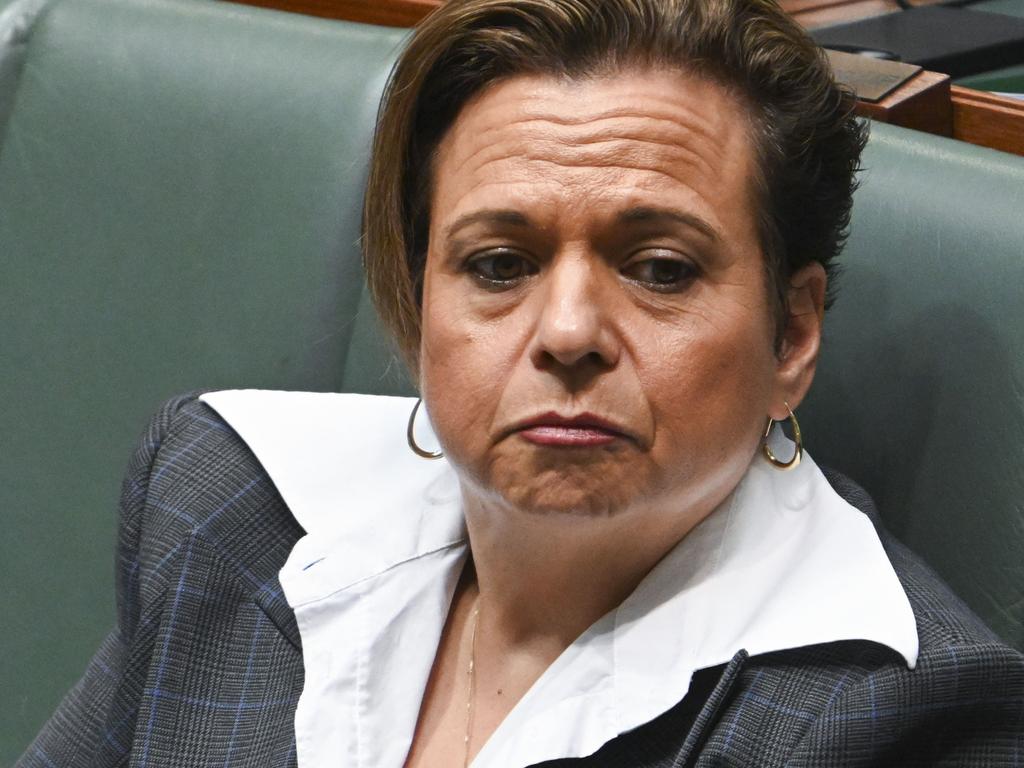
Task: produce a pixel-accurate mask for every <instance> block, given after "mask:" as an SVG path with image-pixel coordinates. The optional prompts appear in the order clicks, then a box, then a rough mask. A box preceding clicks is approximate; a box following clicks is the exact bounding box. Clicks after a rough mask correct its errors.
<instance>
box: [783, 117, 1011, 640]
mask: <svg viewBox="0 0 1024 768" xmlns="http://www.w3.org/2000/svg"><path fill="white" fill-rule="evenodd" d="M864 164H865V166H866V167H867V171H866V173H865V174H864V177H863V185H862V187H861V189H860V190H859V192H858V194H857V197H856V203H855V207H854V213H853V221H854V223H853V227H852V234H851V237H850V240H849V243H848V245H847V248H846V250H845V252H844V255H843V264H844V265H845V273H844V274H843V275H842V276H841V277H840V288H839V298H838V300H837V302H836V305H835V307H834V308H833V310H832V311H831V312H830V313H829V315H828V316H827V317H826V324H825V340H824V344H823V353H822V358H821V363H820V366H819V371H818V375H817V377H816V380H815V383H814V387H813V389H812V391H811V394H810V396H809V398H808V402H807V403H806V404H805V406H804V407H803V408H802V409H801V411H800V416H801V424H802V426H803V427H804V430H803V431H804V435H805V437H806V439H807V444H808V448H809V450H810V452H811V453H812V455H814V456H815V458H816V460H817V461H818V462H819V463H820V464H825V465H828V466H832V467H836V468H841V469H842V471H843V472H845V473H846V474H848V475H849V476H850V477H852V478H853V479H854V480H856V481H857V482H859V483H861V484H862V485H863V486H864V487H865V488H867V490H868V491H869V492H870V493H871V494H872V495H873V496H874V498H875V501H876V502H877V503H878V508H879V509H880V510H881V513H882V517H883V519H884V520H885V522H886V525H887V526H889V528H890V529H891V530H892V531H893V533H895V534H896V535H897V536H898V537H900V538H901V539H902V540H903V541H904V542H905V543H906V544H908V545H909V546H910V547H911V549H913V550H915V551H916V552H917V553H918V554H920V555H922V556H923V557H924V559H925V560H927V561H928V562H929V563H930V564H931V565H932V566H933V567H934V568H936V570H938V571H939V573H940V574H941V575H942V576H943V577H944V578H945V579H946V580H947V581H948V582H949V583H950V585H951V586H952V587H953V589H954V590H955V591H956V592H958V593H959V594H960V595H961V596H962V597H963V598H964V599H965V600H966V601H967V603H968V604H969V605H970V606H971V607H972V608H974V610H975V611H977V612H978V613H979V614H980V615H981V616H982V618H984V619H985V620H986V621H987V622H988V623H989V624H990V625H991V626H992V627H993V629H995V630H996V631H997V632H998V633H1000V634H1001V635H1002V636H1003V638H1004V639H1006V640H1007V641H1008V642H1010V643H1011V644H1013V645H1015V646H1017V647H1018V648H1022V647H1024V560H1022V558H1021V554H1020V553H1021V549H1022V544H1024V501H1022V500H1024V473H1022V472H1021V467H1024V246H1022V245H1021V244H1022V243H1024V217H1022V216H1021V211H1024V158H1020V157H1016V156H1013V155H1008V154H1005V153H1002V152H996V151H994V150H989V149H984V148H981V147H976V146H973V145H969V144H964V143H962V142H955V141H952V140H949V139H943V138H939V137H936V136H931V135H928V134H922V133H917V132H913V131H908V130H904V129H900V128H894V127H892V126H888V125H877V124H876V125H874V126H873V128H872V138H871V142H870V145H869V147H868V150H867V152H866V155H865V157H864Z"/></svg>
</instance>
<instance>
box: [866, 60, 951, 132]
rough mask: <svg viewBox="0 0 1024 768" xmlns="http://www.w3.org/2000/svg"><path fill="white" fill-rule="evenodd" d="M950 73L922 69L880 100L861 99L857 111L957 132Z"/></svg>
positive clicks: (918, 127) (924, 128)
mask: <svg viewBox="0 0 1024 768" xmlns="http://www.w3.org/2000/svg"><path fill="white" fill-rule="evenodd" d="M949 89H950V84H949V75H943V74H941V73H939V72H927V71H923V72H919V73H918V74H916V75H915V76H914V77H912V78H911V79H910V80H908V81H907V82H906V83H904V84H903V85H902V86H900V87H899V88H897V89H896V90H895V91H893V92H892V93H890V94H889V95H888V96H886V97H885V98H884V99H882V100H881V101H879V102H875V103H872V102H869V101H858V102H857V114H858V115H861V116H862V117H870V118H871V119H872V120H878V121H879V122H883V123H892V124H893V125H900V126H902V127H904V128H913V129H914V130H918V131H927V132H928V133H935V134H938V135H939V136H952V135H953V113H952V109H951V107H950V102H949Z"/></svg>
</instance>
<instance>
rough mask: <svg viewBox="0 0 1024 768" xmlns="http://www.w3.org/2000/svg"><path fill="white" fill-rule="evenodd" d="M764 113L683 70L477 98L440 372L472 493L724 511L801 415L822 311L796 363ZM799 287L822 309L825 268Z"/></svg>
mask: <svg viewBox="0 0 1024 768" xmlns="http://www.w3.org/2000/svg"><path fill="white" fill-rule="evenodd" d="M749 127H750V124H749V119H748V116H747V114H746V112H745V110H744V108H743V106H742V105H741V104H740V103H739V101H737V100H736V99H735V98H734V97H732V96H731V95H730V94H729V93H728V92H727V91H726V90H724V89H722V88H721V87H720V86H718V85H717V84H714V83H711V82H709V81H707V80H703V79H700V78H697V77H691V76H687V75H684V74H680V73H678V72H664V71H642V72H633V73H626V74H621V75H616V76H614V77H609V78H604V79H593V80H585V81H578V82H571V81H565V80H558V79H553V78H548V77H534V76H522V77H517V78H513V79H510V80H507V81H505V82H502V83H499V84H498V85H495V86H493V87H491V88H490V89H488V90H486V91H485V92H484V93H482V94H481V95H479V96H478V97H477V98H475V99H474V100H472V101H471V102H470V103H469V104H468V105H467V106H466V107H465V109H464V110H463V111H462V113H461V114H460V116H459V118H458V119H457V121H456V122H455V124H454V125H453V127H452V128H451V130H450V131H449V132H448V134H447V135H446V136H445V138H444V140H443V141H442V142H441V145H440V147H439V151H438V155H437V158H436V164H435V168H434V180H435V181H434V188H433V197H432V208H431V218H430V240H429V250H428V255H427V263H426V273H425V277H424V287H423V324H422V343H421V350H420V375H421V380H420V385H421V389H422V392H423V395H424V399H425V401H426V404H427V407H428V409H429V413H430V418H431V422H432V423H433V425H434V429H435V431H436V432H437V435H438V438H439V439H440V441H441V444H442V446H443V448H444V451H445V453H446V455H447V456H448V458H449V460H450V461H451V462H452V464H453V465H454V466H455V468H456V469H457V471H458V473H459V475H460V479H461V480H462V482H463V485H464V488H465V489H466V490H467V491H468V492H469V493H470V495H471V496H476V497H478V498H481V499H489V500H491V501H493V502H499V503H504V504H511V505H513V506H515V507H517V508H520V509H524V510H529V511H536V512H541V513H543V512H548V513H552V512H571V513H576V514H600V515H608V514H617V513H620V512H623V511H627V510H635V509H642V508H645V507H655V508H659V509H671V510H680V509H685V510H691V511H693V512H695V513H697V514H698V515H701V514H706V513H707V512H710V511H711V509H713V508H714V506H716V505H717V504H718V503H720V502H721V501H722V500H723V499H724V498H725V496H726V495H728V493H729V492H730V491H731V490H732V488H733V487H735V485H736V483H737V482H738V481H739V479H740V477H741V476H742V474H743V473H744V471H745V469H746V467H747V466H748V464H749V462H750V460H751V458H752V456H753V455H754V453H755V451H756V450H757V448H758V444H759V441H760V436H761V433H762V430H763V428H764V424H765V419H766V417H767V416H768V414H769V413H771V414H772V415H774V416H775V417H776V418H782V417H783V416H784V415H785V413H786V411H785V407H784V406H783V404H782V403H783V401H784V400H787V399H788V400H789V402H790V404H791V405H792V406H793V407H794V408H795V407H796V404H797V401H799V400H800V398H801V397H802V396H803V392H804V391H805V389H806V386H807V385H809V383H810V377H811V376H812V375H813V367H814V357H815V355H816V352H817V336H818V325H817V323H813V322H812V321H811V320H809V319H805V320H804V321H803V323H804V324H803V325H801V324H800V322H798V323H797V326H798V327H797V330H796V331H791V332H788V334H787V336H786V339H785V341H784V344H783V349H782V353H781V354H780V355H776V351H775V347H774V339H775V328H774V327H773V323H772V316H773V315H772V308H771V305H770V299H769V293H768V290H767V282H766V272H765V261H764V256H763V254H762V252H761V249H760V245H759V243H758V237H757V231H756V227H755V212H754V208H753V204H752V184H751V179H752V178H753V176H754V171H755V165H754V154H753V149H752V144H751V139H750V137H749ZM815 269H816V270H817V271H815ZM805 278H806V279H805ZM801 281H803V282H805V283H807V285H801ZM795 285H796V287H794V288H793V289H792V290H791V297H792V299H793V303H794V304H795V306H797V307H803V308H804V309H809V312H810V314H811V315H814V317H815V318H817V320H818V321H819V322H820V294H821V293H822V292H823V289H824V276H823V274H822V273H821V271H820V268H813V269H810V270H808V271H806V274H801V275H798V276H797V278H796V279H795ZM805 314H806V313H805ZM807 323H811V324H812V325H813V326H814V327H813V328H812V329H810V330H811V331H813V332H811V333H808V332H807V328H805V327H804V326H806V325H807ZM801 328H803V330H801ZM810 336H813V339H809V337H810ZM805 337H808V338H805ZM812 342H813V343H812ZM811 343H812V346H813V349H810V348H809V347H808V346H807V345H808V344H811Z"/></svg>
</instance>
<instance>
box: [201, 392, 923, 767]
mask: <svg viewBox="0 0 1024 768" xmlns="http://www.w3.org/2000/svg"><path fill="white" fill-rule="evenodd" d="M202 400H204V401H205V402H206V403H208V404H209V405H210V406H212V407H213V408H214V409H215V410H217V411H218V413H220V415H221V416H222V417H223V418H224V419H225V420H226V421H227V422H228V423H229V424H230V425H231V426H232V427H233V428H234V429H235V431H236V432H238V434H239V435H240V436H241V437H242V439H243V440H245V442H246V443H247V444H248V446H249V447H250V448H251V449H252V451H253V453H254V454H255V455H256V457H257V458H258V459H259V461H260V462H261V463H262V464H263V467H264V469H265V470H266V471H267V473H268V474H269V475H270V477H271V479H272V480H273V481H274V483H275V484H276V486H277V488H278V490H279V491H280V493H281V496H282V498H283V499H284V501H285V503H286V504H287V505H288V507H289V509H290V510H291V512H292V514H293V515H294V516H295V518H296V520H297V521H298V522H299V524H300V525H301V526H302V527H303V529H305V531H306V535H305V536H304V537H303V538H302V539H300V540H299V541H298V543H297V544H296V545H295V547H294V548H293V550H292V552H291V556H290V557H289V559H288V561H287V563H286V565H285V566H284V568H283V569H282V570H281V573H280V580H281V585H282V587H283V589H284V592H285V596H286V597H287V599H288V603H289V605H291V607H292V608H293V610H294V611H295V617H296V621H297V623H298V627H299V632H300V634H301V637H302V647H303V657H304V664H305V685H304V688H303V691H302V696H301V698H300V700H299V704H298V708H297V711H296V716H295V732H296V748H297V753H298V764H299V766H300V768H327V767H328V766H332V767H334V766H362V767H365V768H401V766H403V765H404V763H405V760H406V757H407V754H408V750H409V747H410V745H411V742H412V737H413V734H414V731H415V728H416V721H417V717H418V715H419V708H420V703H421V701H422V698H423V692H424V690H425V688H426V685H427V680H428V678H429V675H430V671H431V667H432V665H433V661H434V654H435V652H436V650H437V646H438V643H439V641H440V637H441V631H442V629H443V627H444V623H445V620H446V617H447V614H448V608H449V605H450V603H451V599H452V595H453V593H454V590H455V585H456V583H457V581H458V579H459V576H460V574H461V570H462V565H463V563H464V562H465V558H466V556H467V552H468V545H467V541H466V530H465V523H464V520H463V513H462V507H461V497H460V492H459V485H458V480H457V478H456V476H455V473H454V471H453V470H452V469H451V467H450V466H449V465H448V464H447V462H446V461H444V460H439V461H427V460H424V459H422V458H420V457H418V456H416V455H414V454H413V453H412V452H411V451H410V450H409V448H408V446H407V445H406V441H405V429H406V423H407V419H408V416H409V412H410V410H411V409H412V404H413V400H411V399H408V398H397V397H375V396H369V395H339V394H316V393H301V392H268V391H259V390H235V391H226V392H216V393H211V394H207V395H204V396H203V397H202ZM421 415H422V414H421ZM838 640H870V641H874V642H877V643H881V644H883V645H886V646H888V647H890V648H892V649H893V650H895V651H896V652H898V653H899V654H901V655H902V656H903V657H904V659H905V660H906V662H907V665H908V666H909V667H913V666H914V664H915V663H916V660H917V651H918V638H917V628H916V623H915V620H914V615H913V612H912V610H911V607H910V603H909V601H908V600H907V597H906V594H905V593H904V591H903V588H902V587H901V585H900V583H899V581H898V579H897V577H896V574H895V572H894V571H893V569H892V565H891V564H890V563H889V560H888V558H887V557H886V555H885V552H884V551H883V549H882V545H881V542H880V541H879V539H878V536H877V534H876V533H875V530H874V527H873V526H872V524H871V522H870V521H869V520H868V518H867V517H866V516H865V515H864V514H862V513H861V512H859V511H858V510H856V509H854V508H853V507H851V506H850V505H849V504H848V503H847V502H846V501H845V500H843V499H842V498H841V497H840V496H839V495H838V494H836V492H835V491H834V490H833V489H832V487H831V486H830V485H829V484H828V482H827V481H826V480H825V478H824V476H823V475H822V474H821V472H820V470H819V469H818V467H817V466H816V465H815V464H814V462H813V461H812V460H811V459H810V457H809V456H807V455H806V454H805V456H804V460H803V462H802V463H801V464H800V466H798V467H797V468H796V469H795V470H793V471H790V472H780V471H777V470H775V469H773V468H772V467H770V466H769V465H768V464H767V463H766V462H765V461H763V460H762V459H760V458H756V459H755V460H754V461H753V463H752V464H751V466H750V468H749V469H748V471H747V473H746V475H745V476H744V477H743V479H742V481H741V482H740V484H739V486H737V488H736V489H735V490H734V491H733V493H732V494H731V495H730V496H729V498H728V499H727V500H726V501H725V502H724V503H723V504H722V505H721V506H720V507H719V508H718V509H717V510H715V512H713V513H712V514H711V515H710V516H709V517H708V518H707V519H705V520H704V521H703V522H702V523H701V524H700V525H698V526H697V527H696V528H695V529H694V530H693V531H691V532H690V533H689V534H688V535H687V536H686V537H685V538H684V539H683V540H682V541H681V542H679V544H678V545H676V547H675V548H674V549H673V550H672V551H671V552H670V553H669V554H668V555H666V556H665V557H664V558H663V559H662V560H661V561H660V562H659V563H658V564H657V565H656V566H655V567H654V569H653V570H652V571H651V572H650V573H649V574H648V575H647V577H646V578H645V579H644V580H643V581H642V582H641V583H640V585H639V586H638V587H637V588H636V590H635V591H634V592H633V593H632V594H631V595H630V596H629V597H628V598H626V600H625V601H623V603H622V604H621V605H620V606H619V607H618V608H617V609H615V610H613V611H612V612H610V613H608V614H607V615H605V616H604V617H602V618H601V619H600V620H598V621H597V622H596V623H595V624H594V625H592V626H591V627H590V628H589V629H588V630H587V631H586V632H584V633H583V634H582V635H581V636H580V637H579V638H578V639H577V640H576V641H575V642H574V643H573V644H572V645H570V646H569V648H567V649H566V650H565V651H564V652H563V653H562V655H561V656H559V657H558V659H556V660H555V662H554V663H553V664H552V665H551V666H550V667H549V668H548V669H547V671H546V672H544V673H543V674H542V675H541V677H540V678H539V679H538V680H537V682H536V683H534V685H533V686H532V687H531V688H530V690H529V691H528V692H527V693H526V695H525V696H523V698H522V699H521V700H520V701H519V702H518V703H517V704H516V706H515V707H514V709H513V710H512V711H511V712H510V713H509V715H508V716H507V717H506V719H505V720H504V722H502V724H501V725H500V726H499V727H498V729H497V730H496V731H495V732H494V734H493V735H492V736H491V738H490V740H489V741H488V742H487V744H486V745H485V746H484V747H483V749H482V750H481V751H480V753H479V754H478V755H477V757H476V759H475V760H474V761H473V766H474V768H522V766H526V765H531V764H533V763H537V762H542V761H545V760H554V759H558V758H567V757H582V756H585V755H589V754H592V753H593V752H595V751H597V750H598V749H599V748H600V747H601V746H602V745H603V744H605V743H606V742H608V741H609V740H611V739H613V738H615V737H616V736H618V735H619V734H622V733H625V732H626V731H629V730H632V729H634V728H636V727H638V726H640V725H642V724H644V723H646V722H649V721H650V720H653V719H654V718H655V717H657V716H658V715H660V714H662V713H663V712H665V711H667V710H668V709H670V708H671V707H673V706H674V705H675V704H676V703H678V702H679V701H680V700H681V699H682V698H683V696H685V695H686V692H687V690H688V689H689V685H690V680H691V678H692V676H693V673H694V672H696V671H697V670H700V669H705V668H708V667H712V666H715V665H718V664H723V663H725V662H727V661H729V660H730V659H731V658H732V657H733V655H734V654H735V653H736V652H737V651H739V650H741V649H745V650H746V651H747V652H748V653H749V654H751V655H752V656H754V655H758V654H763V653H768V652H771V651H779V650H784V649H787V648H797V647H801V646H806V645H813V644H817V643H827V642H833V641H838Z"/></svg>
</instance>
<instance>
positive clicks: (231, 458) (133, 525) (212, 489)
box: [121, 392, 302, 581]
mask: <svg viewBox="0 0 1024 768" xmlns="http://www.w3.org/2000/svg"><path fill="white" fill-rule="evenodd" d="M201 394H202V393H201V392H193V393H189V394H185V395H181V396H177V397H173V398H171V399H169V400H168V401H166V402H165V403H164V404H163V405H162V406H161V407H160V408H159V410H158V411H157V412H156V414H155V415H154V416H153V418H152V420H151V421H150V424H149V427H148V429H147V430H146V432H145V433H144V435H143V437H142V440H141V441H140V444H139V447H138V449H137V450H136V453H135V455H134V457H133V459H132V461H131V463H130V466H129V471H128V474H127V476H126V479H125V483H124V487H123V490H122V505H121V508H122V519H121V529H122V535H123V536H124V535H128V536H133V537H134V538H135V540H136V541H137V557H138V564H137V568H138V570H139V571H140V572H141V574H142V576H143V578H144V579H145V578H147V577H148V578H150V579H152V580H156V581H160V580H161V578H160V574H161V572H163V571H164V570H165V568H164V566H166V565H167V564H168V563H169V562H171V561H173V559H174V554H175V552H177V551H178V550H180V549H181V548H182V547H183V546H184V545H185V544H186V543H187V542H188V541H189V540H191V539H194V538H195V537H200V538H202V539H203V540H204V541H205V542H206V543H207V544H208V545H210V546H212V547H213V548H214V549H216V550H217V551H219V552H221V553H222V554H223V555H224V557H225V559H226V560H227V561H228V562H230V563H231V564H232V565H233V567H234V568H235V570H237V571H238V572H240V573H251V572H252V571H253V570H254V569H256V568H257V561H259V560H261V558H264V557H266V556H268V554H269V555H270V556H272V557H273V558H274V562H275V563H276V562H277V561H281V562H283V560H284V559H285V558H286V557H287V553H288V552H290V550H291V547H292V546H293V545H294V543H295V541H296V540H297V539H298V538H299V537H300V536H301V535H302V529H301V528H299V526H298V524H297V523H296V522H295V520H294V518H293V517H292V515H291V513H290V511H289V510H288V508H287V507H286V506H285V504H284V502H283V500H282V499H281V497H280V494H279V493H278V492H277V489H276V487H275V486H274V484H273V482H272V481H271V479H270V477H269V476H268V475H267V473H266V472H265V471H264V469H263V467H262V466H261V464H260V462H259V460H258V459H257V458H256V457H255V456H254V455H253V453H252V451H251V450H250V449H249V447H248V446H247V445H246V444H245V442H244V441H243V440H242V439H241V438H240V437H239V436H238V434H237V433H236V432H235V431H234V430H233V429H232V428H231V427H230V426H229V425H228V424H227V423H226V422H225V421H224V420H223V419H222V418H221V417H220V416H219V415H218V414H217V412H216V411H215V410H213V409H212V408H211V407H210V406H208V405H206V404H205V403H204V402H202V401H201V400H200V399H199V396H200V395H201ZM140 496H141V498H139V497H140ZM129 500H131V503H127V502H128V501H129ZM133 529H134V530H133Z"/></svg>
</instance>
